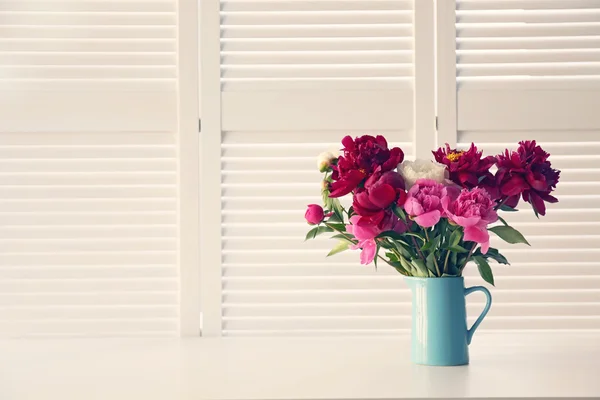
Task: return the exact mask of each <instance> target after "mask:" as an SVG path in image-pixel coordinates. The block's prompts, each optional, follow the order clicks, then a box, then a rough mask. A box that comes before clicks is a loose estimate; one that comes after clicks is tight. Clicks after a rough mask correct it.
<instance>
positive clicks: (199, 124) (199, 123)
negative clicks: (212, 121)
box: [198, 119, 202, 133]
mask: <svg viewBox="0 0 600 400" xmlns="http://www.w3.org/2000/svg"><path fill="white" fill-rule="evenodd" d="M200 132H202V120H201V119H199V120H198V133H200Z"/></svg>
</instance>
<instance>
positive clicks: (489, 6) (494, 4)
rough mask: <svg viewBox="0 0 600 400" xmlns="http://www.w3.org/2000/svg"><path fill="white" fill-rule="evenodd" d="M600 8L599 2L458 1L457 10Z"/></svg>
mask: <svg viewBox="0 0 600 400" xmlns="http://www.w3.org/2000/svg"><path fill="white" fill-rule="evenodd" d="M588 8H600V1H598V0H569V1H568V2H565V1H563V0H487V1H481V0H457V1H456V9H457V10H506V9H508V10H511V9H522V10H540V9H541V10H544V9H547V10H563V9H564V10H574V9H588Z"/></svg>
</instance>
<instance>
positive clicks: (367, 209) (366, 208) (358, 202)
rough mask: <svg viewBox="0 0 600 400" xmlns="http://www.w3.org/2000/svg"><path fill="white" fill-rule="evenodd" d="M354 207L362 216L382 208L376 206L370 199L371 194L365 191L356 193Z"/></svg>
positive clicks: (353, 201)
mask: <svg viewBox="0 0 600 400" xmlns="http://www.w3.org/2000/svg"><path fill="white" fill-rule="evenodd" d="M352 207H354V210H355V211H356V212H357V213H358V214H359V215H361V216H363V217H365V216H369V215H372V214H374V213H377V212H379V211H380V210H381V207H378V206H376V205H375V204H373V203H371V200H369V194H368V193H367V192H365V191H363V192H360V193H356V194H355V195H354V198H353V200H352Z"/></svg>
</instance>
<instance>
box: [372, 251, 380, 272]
mask: <svg viewBox="0 0 600 400" xmlns="http://www.w3.org/2000/svg"><path fill="white" fill-rule="evenodd" d="M378 254H379V245H377V249H376V250H375V258H373V264H375V271H377V259H378V258H379V257H377V255H378Z"/></svg>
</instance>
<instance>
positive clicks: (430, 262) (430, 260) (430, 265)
mask: <svg viewBox="0 0 600 400" xmlns="http://www.w3.org/2000/svg"><path fill="white" fill-rule="evenodd" d="M425 265H426V266H427V269H428V270H429V271H431V272H432V273H433V275H435V274H436V273H437V270H436V269H435V253H430V254H429V255H428V256H427V259H426V260H425Z"/></svg>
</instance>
